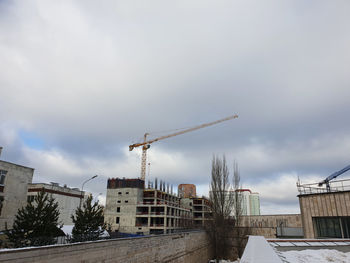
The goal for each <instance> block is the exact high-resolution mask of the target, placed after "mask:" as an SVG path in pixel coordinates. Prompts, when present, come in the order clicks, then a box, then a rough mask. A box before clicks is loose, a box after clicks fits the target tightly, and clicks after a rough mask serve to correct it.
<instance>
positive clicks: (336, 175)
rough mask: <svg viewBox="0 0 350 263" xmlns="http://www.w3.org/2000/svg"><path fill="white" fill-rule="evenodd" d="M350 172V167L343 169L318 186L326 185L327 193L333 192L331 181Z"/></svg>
mask: <svg viewBox="0 0 350 263" xmlns="http://www.w3.org/2000/svg"><path fill="white" fill-rule="evenodd" d="M349 170H350V165H348V166H346V167H345V168H343V169H341V170H340V171H338V172H335V173H332V174H331V175H330V176H328V177H327V178H326V179H324V180H323V181H322V182H320V183H319V184H318V186H322V185H323V184H326V188H327V192H330V191H331V188H330V186H329V181H330V180H333V179H335V178H337V177H338V176H339V175H341V174H343V173H345V172H347V171H349Z"/></svg>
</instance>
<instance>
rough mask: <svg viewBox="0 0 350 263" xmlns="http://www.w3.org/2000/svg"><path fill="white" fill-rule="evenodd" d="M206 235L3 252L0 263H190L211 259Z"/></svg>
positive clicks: (117, 240) (149, 238) (99, 242)
mask: <svg viewBox="0 0 350 263" xmlns="http://www.w3.org/2000/svg"><path fill="white" fill-rule="evenodd" d="M211 256H212V254H211V248H210V244H209V240H208V237H207V234H206V233H205V232H204V231H203V232H202V231H200V232H188V233H180V234H169V235H160V236H149V237H138V238H123V239H115V240H104V241H97V242H87V243H77V244H69V245H57V246H47V247H37V248H25V249H17V250H5V251H0V262H16V263H17V262H18V263H21V262H39V263H43V262H50V263H56V262H57V263H58V262H60V263H61V262H66V263H68V262H69V263H70V262H72V263H74V262H81V263H93V262H103V263H109V262H123V263H129V262H130V263H131V262H132V263H134V262H152V263H153V262H169V263H177V262H189V263H192V262H193V263H204V262H208V260H209V259H210V258H211Z"/></svg>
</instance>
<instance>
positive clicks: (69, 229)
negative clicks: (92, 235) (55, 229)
mask: <svg viewBox="0 0 350 263" xmlns="http://www.w3.org/2000/svg"><path fill="white" fill-rule="evenodd" d="M73 227H74V225H64V226H63V227H62V228H61V229H62V231H63V232H64V233H65V234H66V235H70V236H71V235H72V230H73ZM100 237H109V234H108V232H107V230H105V231H104V232H103V233H102V234H101V235H100Z"/></svg>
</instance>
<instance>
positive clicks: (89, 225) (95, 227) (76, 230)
mask: <svg viewBox="0 0 350 263" xmlns="http://www.w3.org/2000/svg"><path fill="white" fill-rule="evenodd" d="M72 220H73V223H74V227H73V230H72V235H73V238H72V241H73V242H81V241H88V240H97V239H98V238H99V237H100V236H101V234H102V233H103V232H104V231H105V229H106V224H105V223H104V216H103V207H102V206H101V205H99V204H98V201H97V202H94V203H93V204H92V195H90V196H89V197H88V198H87V199H86V200H85V202H84V203H83V208H81V207H78V208H77V210H75V216H74V215H72Z"/></svg>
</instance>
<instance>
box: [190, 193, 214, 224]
mask: <svg viewBox="0 0 350 263" xmlns="http://www.w3.org/2000/svg"><path fill="white" fill-rule="evenodd" d="M192 201H193V226H194V227H204V226H205V225H206V222H207V220H210V218H211V216H212V212H211V208H210V201H209V200H208V199H207V198H205V197H201V198H200V197H196V198H192Z"/></svg>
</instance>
